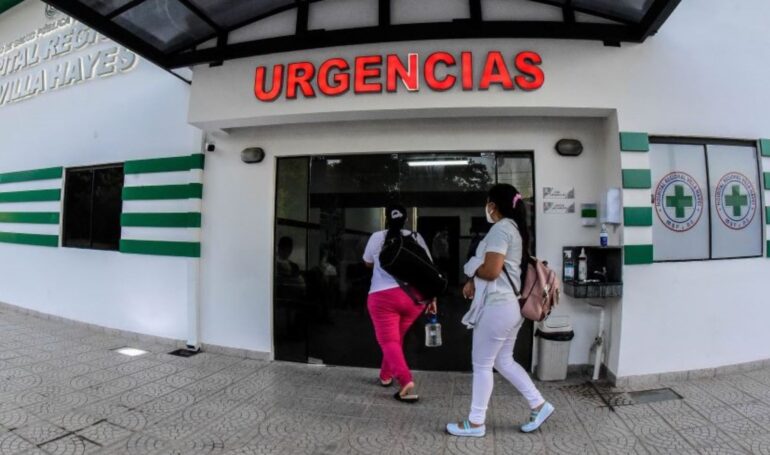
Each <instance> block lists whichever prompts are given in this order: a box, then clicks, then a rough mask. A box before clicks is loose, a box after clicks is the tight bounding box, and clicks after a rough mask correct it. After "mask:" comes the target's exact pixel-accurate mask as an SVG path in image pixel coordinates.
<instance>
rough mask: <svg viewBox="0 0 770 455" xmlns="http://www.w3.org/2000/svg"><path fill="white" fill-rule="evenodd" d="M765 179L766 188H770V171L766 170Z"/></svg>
mask: <svg viewBox="0 0 770 455" xmlns="http://www.w3.org/2000/svg"><path fill="white" fill-rule="evenodd" d="M764 180H765V189H766V190H770V172H765V175H764Z"/></svg>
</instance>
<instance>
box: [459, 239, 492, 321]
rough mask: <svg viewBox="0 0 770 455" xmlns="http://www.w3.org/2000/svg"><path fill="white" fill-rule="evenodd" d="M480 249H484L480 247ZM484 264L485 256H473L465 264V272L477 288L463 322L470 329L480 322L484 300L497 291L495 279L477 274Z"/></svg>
mask: <svg viewBox="0 0 770 455" xmlns="http://www.w3.org/2000/svg"><path fill="white" fill-rule="evenodd" d="M480 250H482V249H481V248H480ZM482 251H483V250H482ZM482 264H484V257H483V256H473V257H472V258H470V259H469V260H468V262H466V263H465V265H464V266H463V272H464V273H465V275H466V276H467V277H468V278H471V277H472V278H473V284H474V286H475V288H476V292H475V293H474V294H473V301H472V302H471V307H470V309H469V310H468V312H467V313H465V316H463V319H462V323H463V324H465V326H466V327H468V328H469V329H472V328H474V327H475V326H476V324H477V323H478V322H479V317H480V316H481V310H482V308H484V302H485V301H486V300H487V294H489V293H492V292H495V291H496V289H497V285H496V284H495V282H494V281H487V280H483V279H481V278H479V277H477V276H476V270H478V269H479V267H481V265H482Z"/></svg>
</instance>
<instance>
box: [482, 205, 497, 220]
mask: <svg viewBox="0 0 770 455" xmlns="http://www.w3.org/2000/svg"><path fill="white" fill-rule="evenodd" d="M484 214H486V215H487V223H489V224H495V220H494V219H492V214H491V213H490V212H489V209H488V208H487V206H486V205H485V206H484Z"/></svg>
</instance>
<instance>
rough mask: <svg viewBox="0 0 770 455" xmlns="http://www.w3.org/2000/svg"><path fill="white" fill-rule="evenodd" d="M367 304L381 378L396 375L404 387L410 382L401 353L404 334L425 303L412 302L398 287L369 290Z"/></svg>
mask: <svg viewBox="0 0 770 455" xmlns="http://www.w3.org/2000/svg"><path fill="white" fill-rule="evenodd" d="M367 307H368V308H369V316H370V317H371V318H372V323H373V324H374V333H375V335H376V336H377V342H378V343H379V344H380V349H382V368H381V369H380V379H382V380H384V381H387V380H389V379H391V378H395V379H396V381H398V383H399V385H401V386H402V387H403V386H405V385H407V384H409V383H410V382H412V372H411V371H409V366H408V365H407V364H406V358H405V357H404V335H406V332H407V330H409V327H411V326H412V324H414V321H416V320H417V318H418V317H420V314H421V313H422V312H423V310H424V309H425V307H424V306H422V305H418V304H416V303H414V300H412V299H411V298H410V297H409V296H408V295H407V294H406V293H405V292H404V291H403V290H402V289H401V288H393V289H386V290H384V291H379V292H375V293H372V294H369V298H368V299H367Z"/></svg>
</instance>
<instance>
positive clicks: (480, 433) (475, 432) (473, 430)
mask: <svg viewBox="0 0 770 455" xmlns="http://www.w3.org/2000/svg"><path fill="white" fill-rule="evenodd" d="M446 432H447V433H449V434H451V435H452V436H466V437H471V438H482V437H484V435H486V434H487V427H486V425H482V426H480V427H472V426H471V423H470V422H468V421H467V420H464V421H463V423H462V426H460V425H458V424H456V423H448V424H447V425H446Z"/></svg>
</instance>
